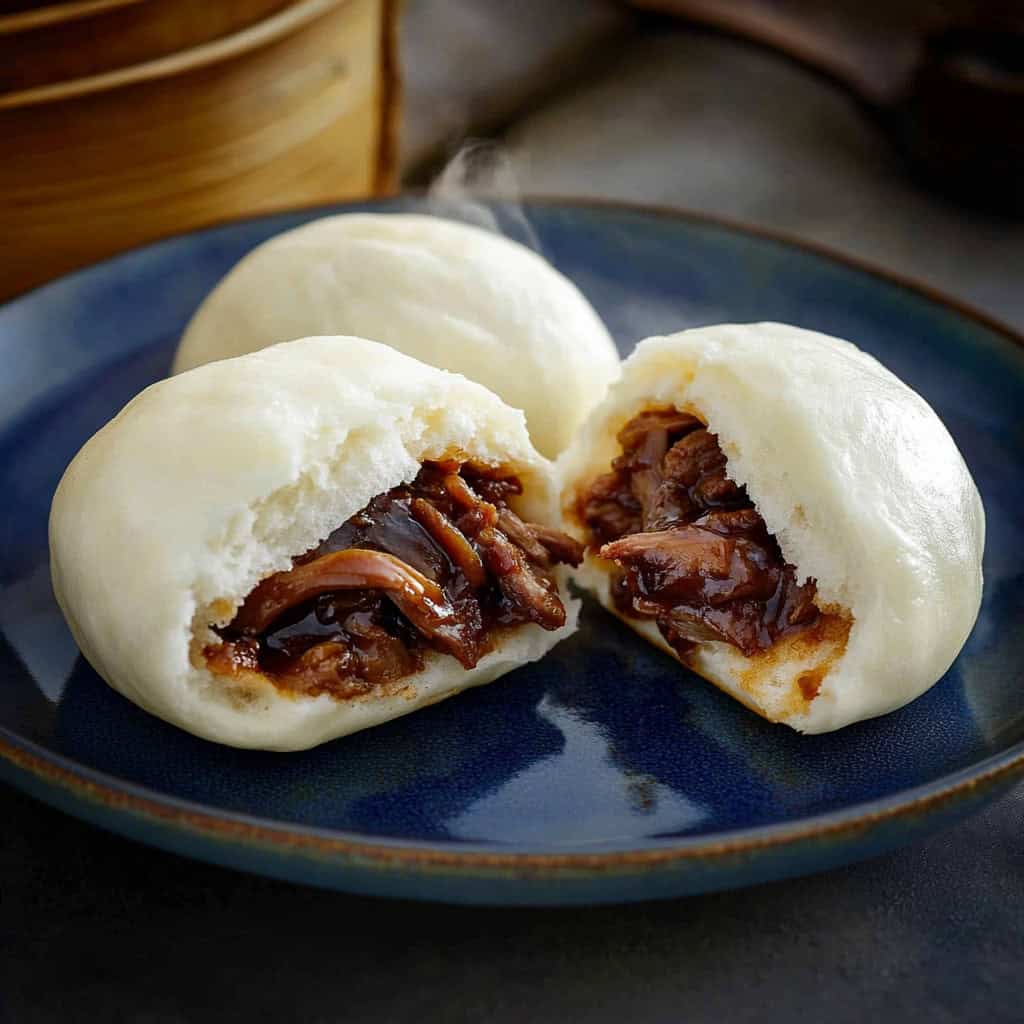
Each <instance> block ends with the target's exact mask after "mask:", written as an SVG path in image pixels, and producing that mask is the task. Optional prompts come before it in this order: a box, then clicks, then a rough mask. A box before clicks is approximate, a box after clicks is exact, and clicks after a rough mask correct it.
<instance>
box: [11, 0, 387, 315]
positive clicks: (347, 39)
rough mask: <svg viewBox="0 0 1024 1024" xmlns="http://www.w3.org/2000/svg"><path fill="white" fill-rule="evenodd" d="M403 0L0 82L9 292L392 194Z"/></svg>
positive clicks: (334, 1) (319, 10)
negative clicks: (214, 230)
mask: <svg viewBox="0 0 1024 1024" xmlns="http://www.w3.org/2000/svg"><path fill="white" fill-rule="evenodd" d="M395 8H396V3H395V2H394V0H300V2H298V3H294V4H291V5H289V6H286V7H285V8H283V9H282V10H281V11H279V12H277V13H276V14H274V15H272V16H271V17H269V18H267V19H265V20H261V21H259V22H257V23H255V24H253V25H250V26H248V27H247V28H245V29H243V30H241V31H240V32H237V33H232V34H230V35H227V36H224V37H222V38H219V39H215V40H212V41H210V42H207V43H204V44H202V45H200V46H197V47H192V48H190V49H187V50H184V51H181V52H178V53H174V54H170V55H167V56H164V57H160V58H158V59H156V60H152V61H148V62H146V63H143V64H135V65H130V66H128V67H124V68H117V69H115V70H112V71H108V72H104V73H102V74H98V75H93V76H89V77H86V78H77V79H73V80H70V81H65V82H58V83H54V84H50V85H45V86H40V87H37V88H33V89H25V90H20V91H17V92H8V93H0V223H2V224H3V227H4V234H5V243H6V244H5V249H6V252H7V254H8V255H7V258H6V260H5V261H4V262H3V263H2V264H0V298H3V297H7V296H11V295H15V294H17V293H18V292H21V291H23V290H25V289H27V288H29V287H31V286H33V285H36V284H39V283H41V282H42V281H44V280H46V279H48V278H50V277H53V276H56V275H58V274H60V273H63V272H65V271H67V270H70V269H73V268H75V267H78V266H82V265H83V264H86V263H90V262H93V261H95V260H97V259H100V258H102V257H104V256H108V255H110V254H112V253H115V252H118V251H119V250H122V249H125V248H129V247H131V246H135V245H139V244H142V243H144V242H147V241H151V240H153V239H155V238H159V237H162V236H165V235H169V234H175V233H178V232H182V231H187V230H189V229H191V228H195V227H200V226H203V225H206V224H210V223H213V222H216V221H219V220H224V219H228V218H231V217H237V216H242V215H245V214H250V213H257V212H262V211H268V210H274V209H281V208H285V207H289V206H297V205H302V204H313V203H319V202H329V201H333V200H341V199H348V198H354V197H358V196H365V195H369V194H373V193H378V192H383V191H388V190H390V189H392V188H393V187H394V183H395V149H396V146H395V142H396V140H395V132H396V117H397V100H398V80H397V59H396V54H395V17H396V10H395Z"/></svg>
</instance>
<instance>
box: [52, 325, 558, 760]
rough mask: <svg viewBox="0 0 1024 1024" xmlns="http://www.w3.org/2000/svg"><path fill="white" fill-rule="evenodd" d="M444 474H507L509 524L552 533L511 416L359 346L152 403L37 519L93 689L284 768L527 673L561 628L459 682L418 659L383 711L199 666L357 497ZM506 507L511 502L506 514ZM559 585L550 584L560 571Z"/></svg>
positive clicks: (110, 434)
mask: <svg viewBox="0 0 1024 1024" xmlns="http://www.w3.org/2000/svg"><path fill="white" fill-rule="evenodd" d="M446 455H456V456H462V457H466V458H472V459H475V460H477V461H480V462H482V463H485V464H489V465H495V466H502V467H510V468H512V469H513V470H514V471H515V472H516V473H517V474H518V475H519V477H520V479H521V481H522V483H523V488H524V493H523V495H522V496H521V499H520V500H519V504H518V507H517V511H520V512H522V514H523V515H524V516H527V517H529V518H532V519H533V520H534V521H537V522H543V523H547V524H554V523H555V522H556V520H557V501H556V494H555V491H554V487H553V477H552V473H551V466H550V464H549V463H548V462H547V461H546V460H545V459H543V458H542V457H541V456H539V455H538V454H537V453H536V451H535V450H534V448H533V446H532V445H531V444H530V441H529V437H528V436H527V433H526V427H525V424H524V422H523V415H522V413H521V412H519V411H518V410H513V409H510V408H509V407H508V406H506V405H504V404H503V403H502V402H501V401H500V400H499V399H498V398H497V397H495V396H494V395H493V394H491V393H490V392H489V391H487V390H486V389H485V388H483V387H481V386H480V385H478V384H474V383H472V382H470V381H468V380H466V379H465V378H463V377H460V376H458V375H457V374H452V373H446V372H444V371H443V370H437V369H435V368H433V367H430V366H426V365H424V364H422V363H419V362H417V361H416V360H414V359H410V358H409V357H408V356H404V355H402V354H401V353H398V352H396V351H394V350H393V349H390V348H386V347H385V346H383V345H378V344H375V343H374V342H370V341H363V340H361V339H359V338H308V339H304V340H301V341H295V342H292V343H289V344H285V345H278V346H275V347H274V348H270V349H267V350H265V351H263V352H258V353H254V354H252V355H248V356H242V357H240V358H238V359H232V360H227V361H223V362H219V363H213V364H211V365H209V366H204V367H201V368H199V369H197V370H193V371H191V372H189V373H186V374H182V375H181V376H179V377H172V378H170V379H169V380H165V381H161V382H159V383H157V384H154V385H152V386H151V387H149V388H147V389H146V390H145V391H143V392H142V393H141V394H140V395H138V396H137V397H136V398H135V399H133V400H132V401H131V402H129V403H128V405H127V406H125V408H124V409H123V410H122V411H121V412H120V413H119V414H118V415H117V416H116V417H115V418H114V419H113V420H112V421H111V422H110V423H108V424H107V425H106V426H105V427H104V428H103V429H102V430H100V431H99V432H98V433H97V434H96V435H95V436H94V437H93V438H92V439H91V440H89V441H88V442H87V443H86V445H85V446H84V447H83V448H82V450H81V451H80V452H79V453H78V455H77V456H76V457H75V459H74V461H73V462H72V463H71V465H70V466H69V467H68V469H67V471H66V472H65V474H64V477H63V479H62V480H61V483H60V486H59V487H58V489H57V494H56V496H55V498H54V501H53V507H52V510H51V515H50V554H51V569H52V575H53V585H54V590H55V592H56V595H57V600H58V601H59V603H60V606H61V608H62V610H63V612H64V615H65V617H66V618H67V621H68V624H69V625H70V627H71V631H72V633H73V634H74V637H75V640H76V641H77V642H78V645H79V647H80V648H81V650H82V653H83V654H84V655H85V657H86V658H87V659H88V660H89V661H90V662H91V664H92V665H93V667H94V668H95V669H96V671H97V672H99V674H100V675H102V676H103V677H104V679H106V680H107V682H108V683H109V684H110V685H111V686H113V687H114V689H116V690H119V691H120V692H121V693H122V694H124V695H125V696H126V697H128V698H129V699H130V700H133V701H135V703H137V704H139V705H141V706H142V707H143V708H145V709H147V710H148V711H150V712H152V713H153V714H155V715H159V716H160V717H161V718H164V719H166V720H167V721H169V722H173V723H175V724H176V725H179V726H181V727H182V728H184V729H187V730H188V731H190V732H193V733H195V734H196V735H199V736H203V737H206V738H208V739H211V740H216V741H218V742H221V743H227V744H231V745H233V746H238V747H258V748H264V749H271V750H297V749H302V748H306V747H312V746H314V745H315V744H318V743H322V742H324V741H325V740H329V739H332V738H334V737H337V736H343V735H346V734H348V733H352V732H356V731H357V730H359V729H365V728H367V727H369V726H372V725H376V724H378V723H380V722H385V721H387V720H389V719H392V718H396V717H397V716H399V715H404V714H407V713H408V712H410V711H415V710H416V709H417V708H419V707H423V706H424V705H426V704H431V703H433V702H435V701H438V700H441V699H443V698H445V697H449V696H451V695H452V694H455V693H458V692H459V691H460V690H464V689H466V688H467V687H470V686H477V685H480V684H481V683H486V682H490V681H491V680H492V679H495V678H497V677H498V676H500V675H502V674H503V673H504V672H508V671H509V670H510V669H512V668H515V667H516V666H517V665H522V664H524V663H525V662H529V661H534V660H536V659H537V658H540V657H541V656H542V655H543V654H544V653H545V652H546V651H548V650H549V649H550V648H551V647H553V646H554V645H555V644H556V643H557V642H558V641H559V640H560V639H562V638H563V637H565V636H567V635H568V634H569V633H571V632H572V631H573V630H574V628H575V620H576V613H577V602H575V601H574V600H572V599H571V598H569V597H568V593H567V591H566V588H565V583H564V572H563V576H562V577H560V590H561V596H562V600H563V603H564V604H565V606H566V612H567V622H566V625H565V626H564V627H563V628H562V629H560V630H558V631H553V632H546V631H545V630H544V629H542V628H541V627H540V626H536V625H525V626H522V627H517V628H515V629H513V630H510V631H509V632H508V633H506V634H505V635H504V637H503V638H502V639H501V640H500V641H499V643H498V645H497V646H496V648H495V649H494V650H492V651H491V652H490V653H489V654H487V655H486V656H485V657H484V658H483V659H482V660H481V661H480V662H479V664H478V665H477V666H476V667H475V668H473V669H471V670H469V671H467V670H465V669H464V668H462V666H461V665H460V664H459V663H458V662H457V661H456V660H455V659H454V658H452V657H450V656H448V655H441V654H435V653H432V652H431V653H428V654H427V657H426V663H425V666H424V668H423V670H422V671H421V672H419V673H418V674H416V675H412V676H409V677H408V678H407V679H404V680H402V681H401V682H400V684H397V688H396V687H394V686H393V687H391V688H390V689H389V690H388V692H378V690H375V691H371V692H370V693H368V694H366V695H365V696H363V697H357V698H353V699H348V700H344V701H340V700H336V699H334V698H332V697H330V696H326V695H322V696H318V697H303V696H295V695H292V694H289V693H286V692H283V691H280V690H278V689H277V688H276V687H274V686H273V685H272V684H271V683H270V682H269V681H267V680H266V679H265V677H262V676H260V675H258V674H257V673H249V675H250V676H254V677H256V680H257V681H256V682H253V681H252V680H247V681H246V682H245V684H244V685H233V683H232V679H231V678H230V677H226V676H224V675H214V674H211V673H210V672H209V671H208V670H207V668H206V667H205V661H204V660H203V658H202V654H201V651H202V647H203V646H204V645H205V644H208V643H216V642H219V638H218V637H217V636H216V634H214V633H213V632H212V631H211V630H210V628H209V627H210V625H211V624H212V625H224V624H226V623H228V622H229V621H230V620H231V619H232V618H233V616H234V612H235V610H236V609H237V607H238V606H239V605H240V604H241V602H242V601H243V600H244V598H245V597H246V596H247V595H248V594H249V593H250V591H252V589H253V588H254V587H255V585H256V584H257V583H258V582H259V581H260V580H262V579H264V578H265V577H267V576H269V575H270V574H272V573H274V572H278V571H281V570H285V569H288V568H290V567H291V564H292V559H293V557H295V556H297V555H300V554H302V553H304V552H306V551H308V550H309V549H311V548H313V547H314V546H315V545H316V544H317V543H319V542H320V541H321V540H323V539H324V538H325V537H327V536H328V535H329V534H330V533H331V532H332V531H333V530H334V529H335V528H336V527H337V526H339V525H340V524H341V523H343V522H344V521H345V520H346V519H348V518H349V517H350V516H352V515H353V514H354V513H355V512H357V511H359V510H360V509H361V508H363V507H364V506H365V505H366V504H367V502H369V501H370V499H371V498H373V497H375V496H376V495H378V494H381V493H383V492H385V491H387V490H389V489H390V488H392V487H394V486H396V485H398V484H400V483H402V482H407V481H410V480H412V479H413V477H414V476H415V475H416V473H417V472H418V471H419V468H420V463H421V462H422V461H424V460H429V459H438V458H441V457H443V456H446ZM513 504H515V502H513ZM560 571H561V570H560Z"/></svg>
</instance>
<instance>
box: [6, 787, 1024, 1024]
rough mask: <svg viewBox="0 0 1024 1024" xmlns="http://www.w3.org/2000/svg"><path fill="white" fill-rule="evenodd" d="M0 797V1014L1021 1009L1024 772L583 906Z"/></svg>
mask: <svg viewBox="0 0 1024 1024" xmlns="http://www.w3.org/2000/svg"><path fill="white" fill-rule="evenodd" d="M0 814H2V817H3V829H2V836H3V839H2V840H0V842H2V846H0V887H2V888H0V896H2V902H0V915H2V916H0V921H2V925H0V944H2V947H3V955H2V959H0V1021H3V1022H4V1024H7V1022H16V1024H33V1022H36V1021H40V1022H42V1021H46V1022H50V1021H102V1022H107V1021H109V1022H112V1024H113V1022H119V1021H132V1022H135V1021H142V1022H145V1024H172V1022H174V1024H177V1022H182V1024H185V1022H188V1024H205V1022H207V1021H211V1022H213V1021H216V1022H222V1021H226V1020H232V1021H233V1020H244V1021H247V1022H250V1024H258V1022H263V1021H266V1022H275V1024H276V1022H281V1021H302V1022H304V1024H318V1022H328V1021H342V1020H344V1021H363V1020H372V1021H380V1022H389V1024H404V1022H407V1021H408V1022H416V1024H420V1022H423V1021H434V1020H442V1021H488V1022H491V1024H502V1022H505V1021H508V1022H510V1024H511V1022H515V1024H521V1022H527V1021H529V1022H533V1021H557V1022H560V1024H561V1022H572V1021H578V1020H587V1021H597V1022H601V1021H615V1022H622V1021H625V1022H627V1024H633V1022H639V1021H644V1022H647V1021H679V1020H687V1021H724V1022H743V1021H755V1020H757V1021H760V1020H806V1021H807V1022H814V1021H829V1022H830V1024H842V1022H845V1021H850V1022H860V1021H865V1020H886V1021H889V1020H912V1019H916V1020H920V1021H922V1022H924V1021H927V1022H929V1024H940V1022H944V1021H958V1022H959V1021H974V1020H977V1021H986V1022H990V1024H995V1022H999V1021H1007V1022H1010V1021H1013V1022H1019V1021H1021V1020H1022V1018H1024V981H1022V967H1024V844H1022V840H1021V836H1022V830H1024V788H1018V789H1017V790H1016V791H1015V792H1014V793H1012V794H1010V795H1009V796H1007V797H1005V798H1003V799H1002V800H1001V801H999V802H998V803H997V804H995V805H993V806H992V807H991V808H989V809H987V810H985V811H983V812H982V813H981V814H979V815H977V816H976V817H974V818H972V819H970V820H968V821H966V822H965V823H963V824H961V825H959V826H957V827H955V828H953V829H951V830H949V831H947V832H945V833H942V834H940V835H937V836H935V837H934V838H932V839H930V840H928V841H926V842H924V843H919V844H917V845H915V846H912V847H909V848H907V849H905V850H902V851H900V852H898V853H895V854H891V855H889V856H886V857H882V858H879V859H877V860H873V861H869V862H866V863H863V864H860V865H856V866H853V867H849V868H844V869H841V870H839V871H834V872H831V873H829V874H825V875H817V876H813V877H810V878H803V879H795V880H792V881H787V882H777V883H773V884H770V885H763V886H760V887H757V888H754V889H748V890H745V891H740V892H727V893H719V894H715V895H709V896H699V897H690V898H688V899H679V900H673V901H668V902H663V903H644V904H636V905H632V906H621V907H616V906H610V907H594V908H590V909H580V908H568V909H489V908H467V907H448V906H439V905H436V904H428V903H422V904H420V903H399V902H390V901H384V900H375V899H370V898H365V897H354V896H345V895H342V894H339V893H333V892H321V891H318V890H315V889H304V888H300V887H296V886H293V885H288V884H285V883H281V882H273V881H269V880H266V879H261V878H254V877H251V876H248V875H243V874H239V873H236V872H233V871H228V870H225V869H222V868H216V867H209V866H206V865H204V864H198V863H195V862H192V861H188V860H184V859H182V858H179V857H176V856H173V855H171V854H167V853H162V852H158V851H155V850H150V849H148V848H146V847H142V846H138V845H136V844H134V843H130V842H127V841H125V840H122V839H120V838H117V837H115V836H112V835H108V834H106V833H104V832H100V831H98V830H97V829H94V828H92V827H90V826H87V825H84V824H80V823H78V822H77V821H73V820H71V819H69V818H66V817H64V816H63V815H60V814H58V813H57V812H56V811H52V810H50V809H48V808H46V807H43V806H41V805H39V804H36V803H34V802H33V801H31V800H30V799H28V798H27V797H25V796H22V795H21V794H20V793H17V792H15V791H13V790H11V789H8V788H6V787H2V786H0Z"/></svg>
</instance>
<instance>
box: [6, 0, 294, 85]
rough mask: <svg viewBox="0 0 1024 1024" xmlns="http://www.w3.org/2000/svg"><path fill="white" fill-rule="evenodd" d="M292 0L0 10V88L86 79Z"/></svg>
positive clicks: (236, 27) (202, 38)
mask: <svg viewBox="0 0 1024 1024" xmlns="http://www.w3.org/2000/svg"><path fill="white" fill-rule="evenodd" d="M296 2H297V0H215V2H213V3H211V2H210V0H73V2H67V3H56V4H46V5H45V6H43V7H34V8H33V9H31V10H23V11H16V12H14V13H10V14H2V13H0V92H14V91H16V90H20V89H31V88H33V87H35V86H40V85H50V84H53V83H55V82H63V81H67V80H68V79H71V78H85V77H87V76H89V75H97V74H101V73H102V72H104V71H112V70H114V69H116V68H123V67H128V66H130V65H132V64H142V63H144V62H146V61H150V60H156V59H157V58H158V57H166V56H167V55H168V54H172V53H179V52H180V51H182V50H187V49H189V48H190V47H193V46H199V45H200V44H202V43H206V42H209V41H210V40H213V39H220V38H222V37H223V36H226V35H230V34H231V33H232V32H238V31H240V30H241V29H243V28H245V27H247V26H248V25H253V24H255V23H257V22H259V21H261V20H262V19H264V18H267V17H269V16H271V15H273V14H276V13H277V12H278V11H281V10H283V9H284V8H285V7H288V6H290V5H294V4H295V3H296Z"/></svg>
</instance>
